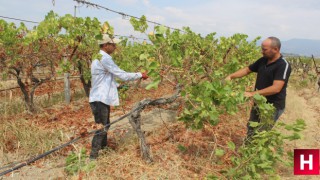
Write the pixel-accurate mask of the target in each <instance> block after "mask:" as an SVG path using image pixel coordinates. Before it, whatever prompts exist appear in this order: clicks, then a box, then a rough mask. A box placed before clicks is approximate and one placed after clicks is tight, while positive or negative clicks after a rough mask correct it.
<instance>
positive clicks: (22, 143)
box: [0, 119, 65, 164]
mask: <svg viewBox="0 0 320 180" xmlns="http://www.w3.org/2000/svg"><path fill="white" fill-rule="evenodd" d="M64 141H65V137H64V134H63V133H62V132H60V131H56V130H51V131H50V130H48V129H42V128H41V127H38V126H36V125H35V124H32V123H30V122H28V121H27V120H24V119H20V120H15V121H5V122H0V150H1V151H2V154H3V155H4V157H2V158H1V159H2V162H1V164H5V163H7V161H12V160H8V159H7V158H6V156H5V154H15V153H16V154H19V155H20V156H23V155H25V156H30V155H37V154H40V153H43V152H45V151H47V150H49V149H52V148H53V147H55V146H57V145H59V144H61V142H64Z"/></svg>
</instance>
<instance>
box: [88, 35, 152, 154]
mask: <svg viewBox="0 0 320 180" xmlns="http://www.w3.org/2000/svg"><path fill="white" fill-rule="evenodd" d="M119 42H120V40H119V39H115V38H113V39H112V38H110V37H109V36H108V35H106V34H104V35H103V39H102V40H100V41H98V44H99V46H100V54H101V55H102V57H101V59H100V60H99V59H95V60H94V61H93V62H92V64H91V76H92V78H91V90H90V96H89V102H90V106H91V110H92V113H93V115H94V120H95V122H96V123H98V124H103V125H107V124H109V123H110V106H118V105H119V95H118V89H117V86H118V84H117V82H116V80H115V78H119V79H121V80H123V81H132V80H136V79H140V78H142V79H147V78H148V76H147V74H146V73H127V72H125V71H124V70H122V69H120V68H119V67H118V66H117V65H116V64H115V63H114V61H113V60H112V57H111V56H110V55H111V54H112V53H113V52H114V51H115V50H116V44H117V43H119ZM108 128H109V126H108V127H107V128H106V129H108ZM106 146H107V132H103V131H98V132H96V133H95V135H94V137H93V139H92V149H91V153H90V159H96V158H97V157H98V152H99V150H100V149H102V148H105V147H106Z"/></svg>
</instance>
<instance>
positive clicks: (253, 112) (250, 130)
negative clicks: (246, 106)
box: [247, 106, 284, 138]
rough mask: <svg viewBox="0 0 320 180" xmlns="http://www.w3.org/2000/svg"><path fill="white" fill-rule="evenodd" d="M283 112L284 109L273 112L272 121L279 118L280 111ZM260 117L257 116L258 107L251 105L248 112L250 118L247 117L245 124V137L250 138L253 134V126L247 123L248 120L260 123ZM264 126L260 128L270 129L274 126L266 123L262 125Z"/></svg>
mask: <svg viewBox="0 0 320 180" xmlns="http://www.w3.org/2000/svg"><path fill="white" fill-rule="evenodd" d="M283 112H284V109H277V108H276V110H275V112H274V115H273V120H274V123H276V122H277V120H278V119H279V117H280V116H281V115H282V113H283ZM260 121H261V120H260V117H259V112H258V107H256V106H253V107H252V109H251V112H250V118H249V122H248V124H247V129H248V131H247V138H250V137H252V136H253V135H254V128H253V127H251V126H250V125H249V124H250V122H259V123H260ZM263 126H264V127H262V128H261V130H271V129H272V128H273V126H274V124H268V125H263Z"/></svg>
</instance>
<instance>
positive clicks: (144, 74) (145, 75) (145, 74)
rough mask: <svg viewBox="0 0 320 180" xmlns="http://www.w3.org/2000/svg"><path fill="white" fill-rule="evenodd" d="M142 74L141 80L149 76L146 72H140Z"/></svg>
mask: <svg viewBox="0 0 320 180" xmlns="http://www.w3.org/2000/svg"><path fill="white" fill-rule="evenodd" d="M141 74H142V77H141V78H142V79H143V80H146V79H148V78H149V76H148V75H147V72H144V73H141Z"/></svg>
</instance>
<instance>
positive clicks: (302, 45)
mask: <svg viewBox="0 0 320 180" xmlns="http://www.w3.org/2000/svg"><path fill="white" fill-rule="evenodd" d="M261 42H262V41H261V40H260V41H258V42H257V45H258V46H260V45H261ZM281 53H282V54H286V55H289V56H290V55H300V56H311V55H312V54H313V55H314V56H316V57H320V40H313V39H290V40H288V41H281Z"/></svg>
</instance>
